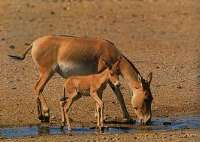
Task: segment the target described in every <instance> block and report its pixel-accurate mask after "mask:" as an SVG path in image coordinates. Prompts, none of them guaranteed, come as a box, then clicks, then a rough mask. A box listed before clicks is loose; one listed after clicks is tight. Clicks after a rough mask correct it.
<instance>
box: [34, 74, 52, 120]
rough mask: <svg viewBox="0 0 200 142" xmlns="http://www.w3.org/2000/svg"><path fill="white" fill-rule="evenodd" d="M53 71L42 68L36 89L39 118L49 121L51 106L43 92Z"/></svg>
mask: <svg viewBox="0 0 200 142" xmlns="http://www.w3.org/2000/svg"><path fill="white" fill-rule="evenodd" d="M52 75H53V71H45V70H40V77H39V80H38V81H37V83H36V85H35V87H34V91H35V94H36V96H37V108H38V118H39V119H40V120H41V121H42V122H49V117H50V116H49V108H48V106H47V103H46V100H45V98H44V96H43V94H42V92H43V90H44V87H45V85H46V83H47V82H48V81H49V79H50V78H51V77H52Z"/></svg>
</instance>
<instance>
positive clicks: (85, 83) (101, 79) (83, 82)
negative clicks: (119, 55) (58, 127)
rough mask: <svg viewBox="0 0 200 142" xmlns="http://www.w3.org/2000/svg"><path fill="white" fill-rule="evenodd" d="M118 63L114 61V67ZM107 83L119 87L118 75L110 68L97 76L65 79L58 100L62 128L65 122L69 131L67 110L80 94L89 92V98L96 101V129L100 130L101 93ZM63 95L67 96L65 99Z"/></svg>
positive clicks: (101, 113) (101, 115)
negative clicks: (62, 93)
mask: <svg viewBox="0 0 200 142" xmlns="http://www.w3.org/2000/svg"><path fill="white" fill-rule="evenodd" d="M118 63H119V61H116V63H115V64H114V65H116V64H118ZM114 65H113V66H114ZM108 81H111V82H112V83H113V84H114V85H115V86H118V85H119V77H118V75H117V74H116V73H115V72H113V71H112V69H110V68H106V69H105V70H103V71H102V72H100V73H98V74H92V75H87V76H72V77H69V78H68V79H66V81H65V83H64V99H61V100H60V105H61V114H62V124H63V126H64V125H65V121H67V126H68V130H71V126H70V122H69V115H68V112H69V109H70V107H71V105H72V103H73V102H74V101H76V100H78V99H79V98H80V97H81V94H80V93H83V92H90V96H91V97H92V98H93V99H94V100H95V101H96V110H97V127H98V128H99V129H100V130H101V128H102V127H103V108H104V104H103V101H102V93H103V90H104V89H105V88H106V85H107V83H108ZM65 94H66V95H67V96H66V97H65ZM84 94H85V93H84Z"/></svg>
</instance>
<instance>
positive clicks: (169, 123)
mask: <svg viewBox="0 0 200 142" xmlns="http://www.w3.org/2000/svg"><path fill="white" fill-rule="evenodd" d="M171 124H172V123H171V122H163V125H171Z"/></svg>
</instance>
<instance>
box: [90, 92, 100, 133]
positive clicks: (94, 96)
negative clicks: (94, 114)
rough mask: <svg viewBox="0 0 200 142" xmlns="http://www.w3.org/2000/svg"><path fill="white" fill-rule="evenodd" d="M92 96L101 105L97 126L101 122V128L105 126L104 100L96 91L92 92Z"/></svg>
mask: <svg viewBox="0 0 200 142" xmlns="http://www.w3.org/2000/svg"><path fill="white" fill-rule="evenodd" d="M90 95H91V97H92V98H93V99H94V100H95V101H96V103H97V104H98V105H99V107H100V112H98V113H100V115H99V114H98V121H97V126H98V124H100V126H98V127H99V128H100V129H101V127H103V111H102V110H103V101H102V100H101V99H100V98H99V97H98V94H97V93H96V92H93V93H90ZM99 116H100V118H99Z"/></svg>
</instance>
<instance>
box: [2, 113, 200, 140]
mask: <svg viewBox="0 0 200 142" xmlns="http://www.w3.org/2000/svg"><path fill="white" fill-rule="evenodd" d="M106 125H108V127H105V128H104V130H103V133H108V134H115V133H129V132H134V131H169V130H178V129H200V116H187V117H178V118H155V119H153V120H152V124H151V125H150V126H140V125H139V124H137V123H136V124H121V123H119V124H108V123H107V124H106ZM92 133H93V134H95V133H98V131H97V129H95V128H94V127H91V128H90V127H89V128H87V127H81V128H72V131H71V132H69V131H68V130H67V128H64V129H61V127H59V126H42V125H35V126H25V127H13V128H12V127H9V128H0V137H5V138H15V137H25V136H39V135H61V134H72V135H73V134H75V135H81V134H92Z"/></svg>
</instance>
